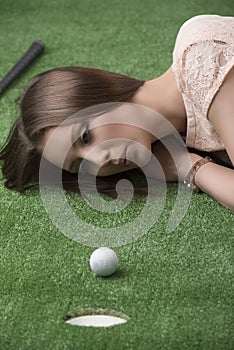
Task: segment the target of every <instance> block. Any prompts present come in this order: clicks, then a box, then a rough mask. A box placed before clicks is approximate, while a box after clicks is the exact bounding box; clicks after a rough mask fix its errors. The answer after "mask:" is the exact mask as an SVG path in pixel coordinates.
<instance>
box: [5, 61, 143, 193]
mask: <svg viewBox="0 0 234 350" xmlns="http://www.w3.org/2000/svg"><path fill="white" fill-rule="evenodd" d="M144 82H145V81H144V80H139V79H135V78H132V77H128V76H126V75H122V74H118V73H114V72H109V71H105V70H102V69H98V68H90V67H80V66H77V67H59V68H55V69H51V70H47V71H45V72H43V73H40V74H38V75H37V76H35V77H34V78H33V79H32V81H31V82H30V83H29V85H28V86H27V88H26V90H25V92H24V93H23V94H22V96H21V97H20V98H19V99H18V100H17V101H16V103H17V104H18V105H19V106H20V115H19V117H18V118H17V119H16V120H15V122H14V124H13V126H12V129H11V131H10V133H9V136H8V139H7V140H6V143H5V145H4V146H3V148H2V149H1V151H0V160H2V162H3V164H2V173H3V177H4V178H5V179H6V181H5V186H6V187H7V188H8V189H15V190H17V191H20V192H23V191H24V190H25V189H27V188H28V187H29V186H30V184H31V185H32V184H35V183H38V181H39V167H40V161H41V154H39V152H38V150H37V148H36V147H37V145H38V144H39V143H40V140H41V139H42V137H43V135H44V132H45V131H46V130H47V129H48V128H50V127H53V126H59V125H60V124H61V123H62V122H63V121H64V120H66V119H67V118H68V117H69V116H71V115H72V114H74V113H77V112H78V111H81V110H83V109H85V108H88V107H91V106H94V105H98V104H105V103H108V102H130V101H131V99H132V97H133V96H134V94H135V93H136V91H137V90H138V89H139V88H140V87H141V86H143V84H144ZM48 166H49V167H50V166H51V167H54V166H53V165H52V164H49V163H48ZM127 173H128V174H127ZM139 176H140V175H139V172H138V173H136V171H132V170H131V171H129V172H124V178H128V177H129V178H131V179H132V180H133V182H134V179H135V180H136V182H137V181H138V179H139V180H140V184H139V183H138V185H137V184H136V191H138V193H141V192H142V193H144V189H143V188H144V184H143V185H142V178H141V179H140V177H139ZM120 178H123V174H116V175H112V176H108V177H105V178H104V177H102V178H98V177H97V189H98V191H99V192H100V193H106V194H109V195H110V196H112V197H115V193H116V192H115V189H114V188H115V184H116V182H117V181H118V180H119V179H120ZM63 184H64V188H67V189H69V190H71V191H75V192H79V188H78V184H77V176H75V175H74V174H71V173H68V172H66V171H65V170H63ZM133 185H134V184H133ZM137 186H138V189H137ZM88 187H89V186H88V182H87V190H90V191H92V189H91V188H88Z"/></svg>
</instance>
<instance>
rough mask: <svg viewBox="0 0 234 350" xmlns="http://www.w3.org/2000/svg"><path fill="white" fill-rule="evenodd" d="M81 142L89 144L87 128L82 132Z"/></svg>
mask: <svg viewBox="0 0 234 350" xmlns="http://www.w3.org/2000/svg"><path fill="white" fill-rule="evenodd" d="M81 140H82V141H83V142H84V144H87V143H88V142H89V130H88V128H87V129H86V130H85V131H84V132H83V134H82V136H81Z"/></svg>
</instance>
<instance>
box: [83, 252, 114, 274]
mask: <svg viewBox="0 0 234 350" xmlns="http://www.w3.org/2000/svg"><path fill="white" fill-rule="evenodd" d="M89 263H90V267H91V270H92V271H93V272H94V273H95V274H96V275H97V276H110V275H112V274H113V273H114V272H116V270H117V269H118V263H119V258H118V256H117V254H116V253H115V252H114V250H112V249H110V248H107V247H101V248H98V249H96V250H95V251H94V252H93V253H92V254H91V256H90V261H89Z"/></svg>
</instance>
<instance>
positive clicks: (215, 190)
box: [194, 162, 234, 211]
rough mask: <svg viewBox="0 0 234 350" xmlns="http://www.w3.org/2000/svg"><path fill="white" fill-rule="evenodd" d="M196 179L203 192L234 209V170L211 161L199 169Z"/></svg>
mask: <svg viewBox="0 0 234 350" xmlns="http://www.w3.org/2000/svg"><path fill="white" fill-rule="evenodd" d="M194 180H195V184H196V185H197V186H198V187H199V188H200V189H201V190H202V191H203V192H205V193H207V194H209V195H210V196H212V197H214V198H215V199H216V200H217V201H219V202H220V203H221V204H222V205H224V206H225V207H227V208H229V209H231V210H233V211H234V170H232V169H229V168H226V167H223V166H221V165H218V164H215V163H212V162H209V163H206V164H204V165H203V166H202V167H201V168H200V169H199V170H198V171H197V173H196V175H195V179H194Z"/></svg>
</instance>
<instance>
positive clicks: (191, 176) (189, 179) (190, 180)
mask: <svg viewBox="0 0 234 350" xmlns="http://www.w3.org/2000/svg"><path fill="white" fill-rule="evenodd" d="M209 162H214V161H213V159H211V158H210V157H205V158H203V159H199V160H198V161H197V162H196V163H194V164H193V166H192V168H191V169H190V170H189V172H188V174H187V176H186V177H185V179H184V184H185V186H187V187H188V188H189V189H191V190H196V191H199V190H200V189H199V187H198V186H197V185H195V175H196V173H197V171H198V170H199V169H200V167H201V166H202V165H204V164H206V163H209Z"/></svg>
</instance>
